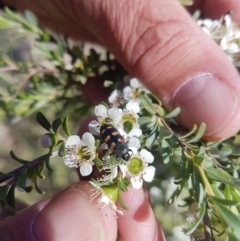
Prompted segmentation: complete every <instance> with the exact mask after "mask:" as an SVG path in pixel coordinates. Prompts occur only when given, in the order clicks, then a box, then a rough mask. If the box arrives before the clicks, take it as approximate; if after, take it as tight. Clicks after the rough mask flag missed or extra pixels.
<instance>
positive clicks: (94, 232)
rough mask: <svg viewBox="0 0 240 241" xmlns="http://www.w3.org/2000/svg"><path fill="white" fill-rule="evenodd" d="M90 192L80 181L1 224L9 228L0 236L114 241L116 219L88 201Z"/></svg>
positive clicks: (21, 238) (85, 184) (28, 238)
mask: <svg viewBox="0 0 240 241" xmlns="http://www.w3.org/2000/svg"><path fill="white" fill-rule="evenodd" d="M92 189H93V188H92V186H91V185H90V184H89V183H87V182H81V183H78V184H75V185H72V186H71V187H70V188H68V189H66V190H65V191H63V192H62V193H60V194H58V195H55V196H54V197H52V198H49V199H48V200H47V201H43V202H40V203H37V204H35V205H34V206H32V207H30V208H28V209H26V210H23V211H22V212H20V213H19V214H18V215H17V216H15V217H12V218H10V219H8V220H7V222H4V223H5V226H3V227H6V226H8V227H9V229H6V230H4V233H2V232H0V233H1V234H0V237H1V238H2V239H3V240H4V237H9V236H12V239H11V240H12V241H15V240H16V241H23V240H24V241H25V240H35V241H42V240H51V241H54V240H56V241H61V240H64V241H65V240H78V241H85V240H89V241H94V240H96V241H101V240H102V241H115V240H116V235H117V225H116V218H115V217H114V215H113V214H111V213H109V212H108V211H107V210H104V209H102V208H101V207H100V206H99V205H98V204H97V203H95V202H94V201H91V200H90V193H91V190H92ZM20 224H21V225H20ZM0 230H1V229H0ZM1 235H3V236H1ZM6 240H8V239H6Z"/></svg>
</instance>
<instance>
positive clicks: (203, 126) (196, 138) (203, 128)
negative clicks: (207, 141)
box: [187, 122, 207, 143]
mask: <svg viewBox="0 0 240 241" xmlns="http://www.w3.org/2000/svg"><path fill="white" fill-rule="evenodd" d="M206 127H207V126H206V124H205V123H203V122H202V123H201V125H200V127H199V128H198V131H197V133H196V135H195V136H194V137H193V138H192V139H190V140H188V141H187V143H193V142H198V141H199V140H200V139H201V138H202V136H203V135H204V133H205V131H206Z"/></svg>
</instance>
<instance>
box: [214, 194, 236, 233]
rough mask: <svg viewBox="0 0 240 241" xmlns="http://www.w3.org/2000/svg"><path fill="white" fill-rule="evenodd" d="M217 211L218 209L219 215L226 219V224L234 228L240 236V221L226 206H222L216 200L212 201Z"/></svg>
mask: <svg viewBox="0 0 240 241" xmlns="http://www.w3.org/2000/svg"><path fill="white" fill-rule="evenodd" d="M212 202H213V204H214V207H215V209H217V211H218V213H219V214H220V215H221V217H222V218H223V219H224V221H225V223H226V224H227V225H228V226H229V227H230V228H232V229H233V230H234V231H235V232H236V233H237V235H238V236H240V229H239V227H240V219H239V218H238V217H237V216H236V215H235V214H234V213H232V212H231V210H229V209H228V208H227V207H226V206H225V205H222V204H220V203H219V202H218V201H216V200H215V199H212Z"/></svg>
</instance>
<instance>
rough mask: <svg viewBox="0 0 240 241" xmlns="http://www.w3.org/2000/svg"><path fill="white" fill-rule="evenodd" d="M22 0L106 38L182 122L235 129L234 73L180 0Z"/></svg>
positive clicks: (215, 132)
mask: <svg viewBox="0 0 240 241" xmlns="http://www.w3.org/2000/svg"><path fill="white" fill-rule="evenodd" d="M23 2H24V3H25V7H28V8H30V9H32V10H33V11H35V12H36V13H37V14H38V16H40V17H41V19H45V20H46V21H47V22H48V21H49V22H50V23H51V24H53V25H54V26H55V28H59V30H61V31H63V32H65V33H67V34H72V35H73V36H75V37H81V36H83V37H86V38H87V39H90V40H92V39H94V40H97V41H98V42H100V43H101V44H103V45H104V46H106V47H107V48H108V49H109V50H110V51H111V52H112V53H113V54H114V55H115V56H116V58H117V59H118V60H119V61H120V62H121V64H122V65H123V66H124V67H125V68H126V70H128V72H129V73H130V74H131V75H132V76H136V77H138V78H140V79H141V81H142V82H143V83H144V84H145V85H146V86H147V87H148V88H149V89H150V90H152V91H153V92H154V93H155V94H156V95H157V96H158V97H160V98H161V100H162V102H163V103H164V104H165V106H166V107H167V108H168V109H170V110H171V109H173V108H175V107H180V108H181V113H180V115H179V118H178V119H179V121H180V122H181V123H182V125H184V126H185V127H187V128H189V129H190V128H192V126H193V125H194V124H197V125H200V123H201V122H205V123H206V124H207V130H206V133H205V139H207V140H211V141H213V140H219V139H222V138H228V137H230V136H231V135H233V134H234V133H235V132H236V131H238V130H239V128H240V103H239V98H240V81H239V75H238V73H237V71H236V69H235V68H234V66H233V65H232V63H231V62H230V61H229V59H228V57H227V56H226V55H225V53H224V52H223V51H222V50H221V49H220V47H219V46H217V45H216V43H215V42H214V41H213V40H212V39H211V38H210V37H209V36H207V35H205V34H204V33H203V32H202V30H201V29H200V28H199V27H198V26H197V25H196V23H195V22H194V21H193V19H192V18H191V16H189V14H188V13H187V12H186V11H185V9H184V8H183V7H182V6H181V5H180V3H179V1H178V0H171V1H169V0H159V1H154V0H140V1H138V3H137V4H136V1H134V0H128V1H125V0H121V1H111V0H102V1H94V0H88V1H74V0H72V1H66V0H61V1H57V2H56V1H42V0H41V1H40V0H36V1H34V2H33V1H29V0H23ZM227 10H228V9H227ZM227 10H226V11H227ZM239 11H240V10H239V8H238V6H237V5H236V9H234V13H235V14H236V15H239ZM46 21H45V22H46ZM51 21H52V22H51ZM88 37H89V38H88ZM91 37H93V38H91Z"/></svg>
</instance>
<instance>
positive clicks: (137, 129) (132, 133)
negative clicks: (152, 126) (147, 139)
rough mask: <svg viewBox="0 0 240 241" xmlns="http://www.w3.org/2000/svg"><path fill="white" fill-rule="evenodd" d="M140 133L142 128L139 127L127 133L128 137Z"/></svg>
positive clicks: (139, 134)
mask: <svg viewBox="0 0 240 241" xmlns="http://www.w3.org/2000/svg"><path fill="white" fill-rule="evenodd" d="M141 135H142V130H141V129H140V128H134V129H132V130H131V131H130V132H129V133H128V136H129V137H132V136H136V137H139V136H141Z"/></svg>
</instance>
